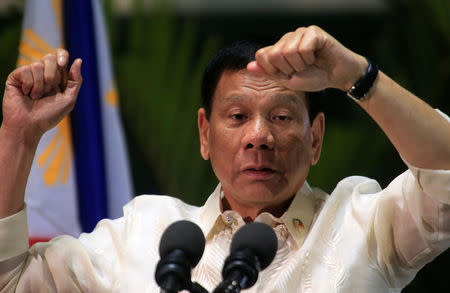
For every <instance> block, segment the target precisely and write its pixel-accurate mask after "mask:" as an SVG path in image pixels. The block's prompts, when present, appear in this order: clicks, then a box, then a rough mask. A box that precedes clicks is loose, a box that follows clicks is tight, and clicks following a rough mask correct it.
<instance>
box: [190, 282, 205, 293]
mask: <svg viewBox="0 0 450 293" xmlns="http://www.w3.org/2000/svg"><path fill="white" fill-rule="evenodd" d="M189 292H191V293H209V292H208V290H206V289H205V288H203V286H202V285H200V284H199V283H197V282H193V283H192V284H191V288H190V290H189Z"/></svg>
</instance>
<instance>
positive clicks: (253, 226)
mask: <svg viewBox="0 0 450 293" xmlns="http://www.w3.org/2000/svg"><path fill="white" fill-rule="evenodd" d="M246 248H247V249H250V250H252V252H253V253H254V254H255V255H256V256H257V257H258V260H259V262H260V265H261V270H264V269H265V268H266V267H268V266H269V264H270V263H271V262H272V260H273V259H274V257H275V254H276V253H277V248H278V241H277V236H276V235H275V232H274V231H273V229H272V227H270V226H269V225H266V224H263V223H258V222H253V223H250V224H247V225H245V226H243V227H242V228H240V229H239V230H238V231H237V232H236V234H235V235H234V236H233V240H231V247H230V254H233V253H234V252H237V251H239V250H243V249H246Z"/></svg>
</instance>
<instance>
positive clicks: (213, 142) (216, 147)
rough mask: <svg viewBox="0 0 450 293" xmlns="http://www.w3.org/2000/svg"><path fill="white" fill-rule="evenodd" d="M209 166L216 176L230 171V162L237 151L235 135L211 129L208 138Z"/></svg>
mask: <svg viewBox="0 0 450 293" xmlns="http://www.w3.org/2000/svg"><path fill="white" fill-rule="evenodd" d="M209 145H210V159H211V165H212V167H213V168H214V171H215V172H216V174H217V175H218V176H220V175H219V174H222V173H223V172H225V171H226V170H231V168H232V161H233V160H234V159H235V158H236V155H237V152H238V150H239V140H238V136H237V135H236V134H235V133H230V131H227V130H226V129H220V128H215V129H211V132H210V137H209Z"/></svg>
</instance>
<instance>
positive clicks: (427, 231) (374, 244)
mask: <svg viewBox="0 0 450 293" xmlns="http://www.w3.org/2000/svg"><path fill="white" fill-rule="evenodd" d="M408 167H409V170H408V171H407V172H405V173H403V174H402V175H400V176H399V177H398V178H396V179H395V180H394V181H393V182H392V183H391V184H390V185H389V186H388V187H387V188H386V189H384V190H383V191H381V192H380V193H379V194H378V195H377V200H376V201H375V206H374V213H373V217H372V218H371V223H370V224H369V227H371V229H370V232H369V237H368V245H369V252H370V253H372V257H373V258H374V260H375V261H376V264H377V265H378V266H379V269H380V270H381V272H382V274H383V275H384V277H385V278H386V280H387V281H388V283H389V284H390V285H391V286H392V287H394V288H402V287H404V286H406V284H407V283H409V282H410V281H411V280H412V278H413V277H414V276H415V274H416V273H417V271H418V270H419V269H420V268H422V267H423V266H424V265H425V264H427V263H428V262H430V261H432V260H433V259H434V258H435V257H436V256H437V255H439V254H440V253H442V252H443V251H445V250H446V249H447V248H448V247H449V246H450V205H449V204H450V171H449V170H426V169H420V168H416V167H414V166H408Z"/></svg>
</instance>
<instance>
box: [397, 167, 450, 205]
mask: <svg viewBox="0 0 450 293" xmlns="http://www.w3.org/2000/svg"><path fill="white" fill-rule="evenodd" d="M404 162H405V164H406V165H407V166H408V168H409V170H410V171H411V173H412V174H413V175H414V177H415V178H416V180H417V182H418V184H419V186H420V188H421V189H422V190H423V191H424V192H425V194H426V195H428V196H429V197H431V198H433V199H435V200H437V201H439V202H442V203H445V204H448V205H450V170H431V169H423V168H418V167H415V166H413V165H411V164H409V163H408V162H406V161H405V160H404Z"/></svg>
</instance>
